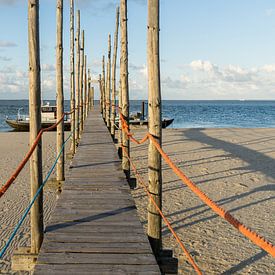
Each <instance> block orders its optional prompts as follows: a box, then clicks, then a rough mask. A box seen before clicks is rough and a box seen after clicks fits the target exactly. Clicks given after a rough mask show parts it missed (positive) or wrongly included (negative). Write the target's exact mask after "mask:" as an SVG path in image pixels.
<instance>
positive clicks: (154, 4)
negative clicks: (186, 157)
mask: <svg viewBox="0 0 275 275" xmlns="http://www.w3.org/2000/svg"><path fill="white" fill-rule="evenodd" d="M147 39H148V41H147V62H148V88H149V98H148V106H149V109H148V115H149V117H148V124H149V133H150V134H151V135H152V136H153V137H154V138H155V139H156V140H157V142H158V143H159V144H160V145H161V138H162V136H161V135H162V128H161V88H160V64H159V0H149V1H148V28H147ZM148 176H149V192H150V193H151V194H152V196H153V197H154V200H155V201H156V203H157V205H158V207H159V208H160V209H161V207H162V174H161V156H160V154H159V152H158V151H157V149H156V148H155V146H154V145H153V143H152V142H151V141H150V142H149V148H148ZM148 236H149V240H150V243H151V246H152V249H153V251H154V253H155V254H156V255H158V254H159V252H160V250H161V248H162V238H161V216H160V215H159V213H158V211H157V210H156V208H155V206H154V205H153V203H152V202H151V201H150V202H149V205H148Z"/></svg>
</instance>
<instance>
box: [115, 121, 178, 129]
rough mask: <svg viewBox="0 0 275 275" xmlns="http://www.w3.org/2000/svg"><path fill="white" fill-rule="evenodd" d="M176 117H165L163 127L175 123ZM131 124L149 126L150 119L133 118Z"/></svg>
mask: <svg viewBox="0 0 275 275" xmlns="http://www.w3.org/2000/svg"><path fill="white" fill-rule="evenodd" d="M173 121H174V119H173V118H171V119H163V120H162V123H161V126H162V128H163V129H164V128H166V127H168V126H169V125H171V124H172V123H173ZM116 124H117V126H118V121H117V122H116ZM129 124H130V125H132V126H147V127H148V120H131V119H130V121H129Z"/></svg>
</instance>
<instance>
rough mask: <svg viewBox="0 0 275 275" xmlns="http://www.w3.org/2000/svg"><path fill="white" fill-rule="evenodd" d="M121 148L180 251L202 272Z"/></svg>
mask: <svg viewBox="0 0 275 275" xmlns="http://www.w3.org/2000/svg"><path fill="white" fill-rule="evenodd" d="M122 150H123V151H124V153H125V155H126V157H127V159H128V160H129V162H130V164H131V166H132V168H133V170H134V172H135V174H136V177H137V179H138V180H139V182H140V183H141V185H142V186H143V188H144V190H145V192H146V193H147V195H148V197H149V199H150V200H151V202H152V203H153V204H154V206H155V207H156V209H157V211H158V212H159V214H160V216H161V217H162V219H163V221H164V222H165V223H166V225H167V227H168V228H169V230H170V231H171V233H172V234H173V236H174V237H175V239H176V240H177V242H178V244H179V245H180V247H181V249H182V251H183V252H184V253H185V255H186V257H187V259H188V261H189V263H190V264H191V265H192V266H193V268H194V269H195V270H196V272H197V274H202V272H201V271H200V269H199V267H198V266H197V264H196V263H195V261H194V260H193V258H192V257H191V255H190V253H189V252H188V251H187V249H186V248H185V246H184V244H183V243H182V241H181V240H180V238H179V236H178V234H177V233H176V232H175V230H174V229H173V228H172V226H171V224H170V222H169V221H168V220H167V218H166V217H165V216H164V214H163V212H162V211H161V210H160V208H159V207H158V205H157V203H156V201H155V200H154V198H153V196H152V195H151V193H150V192H149V190H148V188H147V186H146V185H145V183H144V180H143V178H142V176H141V175H140V174H139V173H138V171H137V168H136V166H135V164H134V163H133V161H132V160H131V159H130V157H129V155H128V153H127V151H126V150H125V148H124V147H123V146H122Z"/></svg>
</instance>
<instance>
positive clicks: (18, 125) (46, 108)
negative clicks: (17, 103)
mask: <svg viewBox="0 0 275 275" xmlns="http://www.w3.org/2000/svg"><path fill="white" fill-rule="evenodd" d="M21 110H22V108H19V109H18V113H17V118H16V119H9V118H7V119H6V123H7V124H8V125H9V126H10V127H12V128H14V129H15V130H16V131H29V128H30V118H29V117H28V116H26V115H21V114H20V111H21ZM55 123H56V106H50V104H49V102H47V104H46V105H42V106H41V126H42V128H48V127H50V126H52V125H54V124H55ZM70 129H71V122H70V120H69V119H68V118H67V116H65V119H64V130H65V131H70ZM55 130H56V128H54V129H53V131H55Z"/></svg>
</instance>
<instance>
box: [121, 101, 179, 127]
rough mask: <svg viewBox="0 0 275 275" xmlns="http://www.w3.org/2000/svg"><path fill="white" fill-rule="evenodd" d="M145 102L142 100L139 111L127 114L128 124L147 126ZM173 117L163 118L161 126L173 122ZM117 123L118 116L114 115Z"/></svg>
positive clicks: (166, 125)
mask: <svg viewBox="0 0 275 275" xmlns="http://www.w3.org/2000/svg"><path fill="white" fill-rule="evenodd" d="M145 104H146V103H145V102H142V105H141V112H136V113H131V114H130V116H129V124H130V125H133V126H148V119H147V118H146V116H145ZM173 121H174V119H173V118H163V119H162V123H161V124H162V128H166V127H168V126H169V125H171V124H172V123H173ZM118 124H119V117H116V125H117V126H118Z"/></svg>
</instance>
